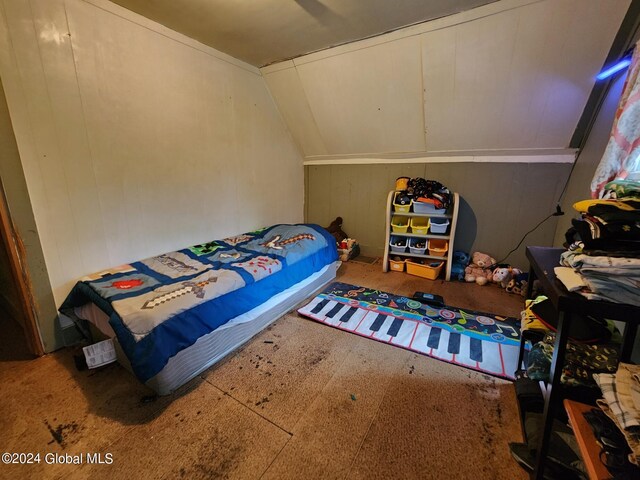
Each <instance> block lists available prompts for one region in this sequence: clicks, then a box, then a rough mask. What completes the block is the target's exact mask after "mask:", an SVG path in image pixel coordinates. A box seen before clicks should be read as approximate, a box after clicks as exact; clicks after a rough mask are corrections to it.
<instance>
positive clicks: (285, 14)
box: [112, 0, 495, 67]
mask: <svg viewBox="0 0 640 480" xmlns="http://www.w3.org/2000/svg"><path fill="white" fill-rule="evenodd" d="M112 1H113V2H114V3H117V4H119V5H121V6H123V7H125V8H127V9H129V10H132V11H134V12H136V13H139V14H141V15H143V16H145V17H147V18H150V19H151V20H154V21H156V22H158V23H161V24H162V25H164V26H166V27H168V28H170V29H172V30H175V31H177V32H180V33H182V34H184V35H187V36H188V37H191V38H193V39H195V40H198V41H199V42H202V43H204V44H205V45H209V46H210V47H213V48H215V49H217V50H220V51H221V52H224V53H227V54H229V55H231V56H232V57H235V58H238V59H240V60H244V61H245V62H247V63H249V64H251V65H254V66H257V67H261V66H264V65H269V64H271V63H274V62H278V61H281V60H286V59H289V58H294V57H298V56H300V55H304V54H306V53H309V52H314V51H317V50H322V49H324V48H328V47H332V46H335V45H340V44H343V43H348V42H352V41H355V40H360V39H363V38H367V37H371V36H374V35H378V34H380V33H384V32H387V31H390V30H395V29H398V28H401V27H404V26H407V25H411V24H414V23H419V22H424V21H427V20H432V19H435V18H439V17H444V16H447V15H452V14H454V13H458V12H461V11H465V10H469V9H472V8H474V7H477V6H480V5H485V4H488V3H493V1H495V0H428V1H425V0H393V1H391V0H233V1H229V0H153V1H149V0H112Z"/></svg>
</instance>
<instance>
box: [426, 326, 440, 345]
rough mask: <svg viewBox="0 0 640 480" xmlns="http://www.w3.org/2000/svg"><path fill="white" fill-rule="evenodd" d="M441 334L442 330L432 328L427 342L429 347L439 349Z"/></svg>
mask: <svg viewBox="0 0 640 480" xmlns="http://www.w3.org/2000/svg"><path fill="white" fill-rule="evenodd" d="M440 333H442V330H440V329H439V328H435V327H431V331H430V332H429V339H428V340H427V347H429V348H438V344H439V343H440Z"/></svg>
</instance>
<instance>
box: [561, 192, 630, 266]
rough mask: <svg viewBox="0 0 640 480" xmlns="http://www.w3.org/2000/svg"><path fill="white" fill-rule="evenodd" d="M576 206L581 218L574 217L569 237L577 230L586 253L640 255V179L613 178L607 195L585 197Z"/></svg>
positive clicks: (613, 255)
mask: <svg viewBox="0 0 640 480" xmlns="http://www.w3.org/2000/svg"><path fill="white" fill-rule="evenodd" d="M573 208H574V209H575V210H577V211H578V212H580V214H581V218H580V219H574V220H572V224H573V230H571V229H570V230H569V232H567V237H569V235H570V234H573V233H577V234H578V235H579V237H580V240H581V241H582V242H583V244H584V253H586V254H589V255H603V256H609V257H635V258H638V257H640V182H638V181H632V180H614V181H612V182H609V183H607V185H605V190H604V198H602V199H589V200H582V201H580V202H577V203H576V204H574V205H573ZM567 242H568V243H573V242H572V241H570V239H569V238H567Z"/></svg>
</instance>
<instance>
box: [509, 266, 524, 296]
mask: <svg viewBox="0 0 640 480" xmlns="http://www.w3.org/2000/svg"><path fill="white" fill-rule="evenodd" d="M528 285H529V274H528V273H526V272H525V273H519V274H517V275H514V277H513V278H512V279H511V280H510V281H509V285H507V288H505V290H506V291H507V292H509V293H515V294H517V295H522V296H523V297H526V296H527V286H528Z"/></svg>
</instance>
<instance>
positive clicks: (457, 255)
mask: <svg viewBox="0 0 640 480" xmlns="http://www.w3.org/2000/svg"><path fill="white" fill-rule="evenodd" d="M470 260H471V257H469V254H468V253H467V252H463V251H462V250H455V251H454V252H453V257H452V261H453V262H452V264H451V279H452V280H458V281H460V282H463V281H464V275H465V271H464V270H465V268H467V265H469V261H470Z"/></svg>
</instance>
